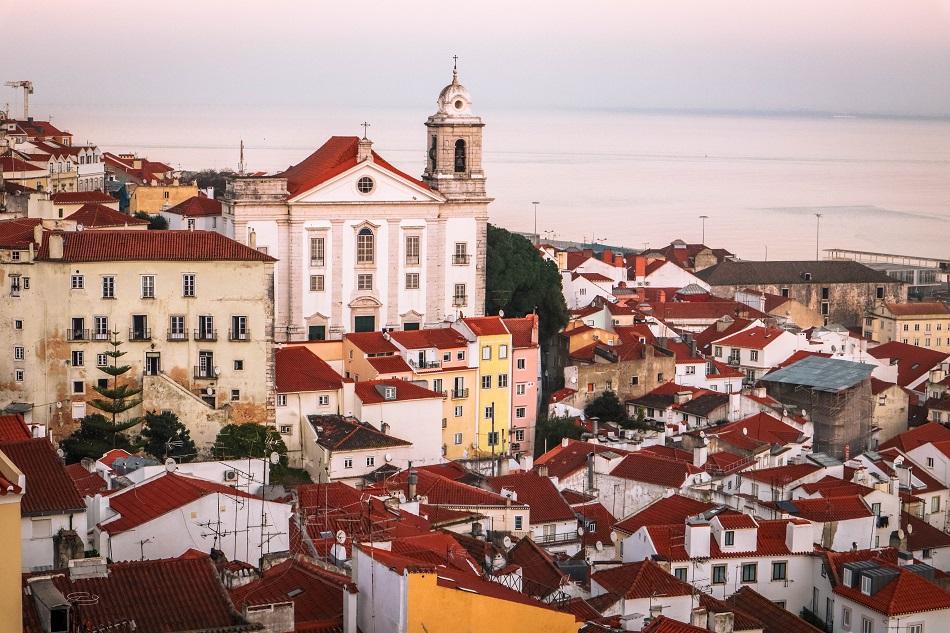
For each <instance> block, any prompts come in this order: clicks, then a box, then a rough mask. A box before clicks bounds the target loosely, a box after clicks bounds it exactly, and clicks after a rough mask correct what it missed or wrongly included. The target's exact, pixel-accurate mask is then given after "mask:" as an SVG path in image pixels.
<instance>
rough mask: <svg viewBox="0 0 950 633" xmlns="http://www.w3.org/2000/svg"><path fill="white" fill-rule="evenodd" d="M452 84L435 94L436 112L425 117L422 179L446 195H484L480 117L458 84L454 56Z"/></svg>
mask: <svg viewBox="0 0 950 633" xmlns="http://www.w3.org/2000/svg"><path fill="white" fill-rule="evenodd" d="M452 62H453V63H452V83H450V84H449V85H447V86H446V87H445V88H443V89H442V92H441V93H439V98H438V100H437V101H436V105H437V110H436V113H435V114H433V115H432V116H430V117H429V118H428V119H427V120H426V128H427V133H426V140H427V143H426V148H427V152H428V155H427V159H426V169H425V172H423V174H422V179H423V181H425V183H426V184H428V185H429V186H430V187H432V188H433V189H435V190H436V191H438V192H440V193H441V194H442V195H444V196H445V197H447V198H452V199H466V198H484V197H485V172H483V171H482V128H483V127H485V124H484V123H482V119H481V117H479V116H476V115H474V114H473V113H472V97H471V95H469V92H468V90H466V89H465V86H463V85H462V84H461V83H459V74H458V55H453V56H452Z"/></svg>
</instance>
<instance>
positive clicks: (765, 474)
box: [742, 464, 821, 486]
mask: <svg viewBox="0 0 950 633" xmlns="http://www.w3.org/2000/svg"><path fill="white" fill-rule="evenodd" d="M818 470H821V466H818V465H816V464H788V465H787V466H775V467H774V468H763V469H760V470H747V471H745V472H743V473H742V478H743V479H752V480H754V481H761V482H762V483H766V484H769V485H771V486H787V485H788V484H790V483H792V482H795V481H798V480H799V479H802V478H803V477H807V476H808V475H810V474H812V473H814V472H816V471H818Z"/></svg>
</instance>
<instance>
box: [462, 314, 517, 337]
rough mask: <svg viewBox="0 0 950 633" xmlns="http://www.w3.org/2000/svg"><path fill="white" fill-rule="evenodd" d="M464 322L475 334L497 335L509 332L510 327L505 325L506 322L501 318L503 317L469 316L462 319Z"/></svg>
mask: <svg viewBox="0 0 950 633" xmlns="http://www.w3.org/2000/svg"><path fill="white" fill-rule="evenodd" d="M462 322H463V323H464V324H465V325H467V326H468V329H470V330H471V331H472V332H473V333H474V334H475V336H496V335H500V334H508V328H506V327H505V322H504V321H503V320H502V319H501V317H496V316H484V317H467V318H465V319H462Z"/></svg>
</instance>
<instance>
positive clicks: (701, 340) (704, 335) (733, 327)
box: [693, 317, 754, 350]
mask: <svg viewBox="0 0 950 633" xmlns="http://www.w3.org/2000/svg"><path fill="white" fill-rule="evenodd" d="M730 318H731V317H730ZM752 323H754V321H753V320H752V319H741V318H737V319H732V320H731V322H730V323H728V324H725V327H723V328H722V329H721V330H720V326H721V325H724V324H723V323H721V322H720V321H717V322H716V323H713V324H712V325H710V326H709V327H707V328H706V329H705V330H703V331H702V332H700V333H698V334H696V335H694V336H693V341H694V342H695V343H696V346H697V347H698V348H699V349H700V350H703V349H706V348H707V347H708V346H709V345H710V344H711V343H712V342H713V341H715V340H716V339H719V338H724V337H726V336H729V335H731V334H735V333H736V332H739V331H740V330H743V329H745V328H747V327H749V326H750V325H752Z"/></svg>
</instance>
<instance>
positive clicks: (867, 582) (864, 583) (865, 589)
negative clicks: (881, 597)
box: [861, 576, 871, 596]
mask: <svg viewBox="0 0 950 633" xmlns="http://www.w3.org/2000/svg"><path fill="white" fill-rule="evenodd" d="M861 593H863V594H864V595H866V596H870V595H871V577H870V576H861Z"/></svg>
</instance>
